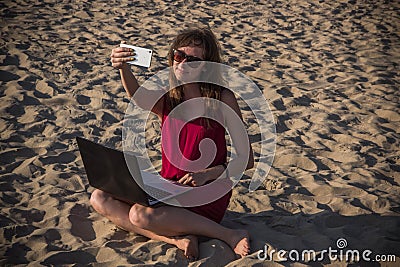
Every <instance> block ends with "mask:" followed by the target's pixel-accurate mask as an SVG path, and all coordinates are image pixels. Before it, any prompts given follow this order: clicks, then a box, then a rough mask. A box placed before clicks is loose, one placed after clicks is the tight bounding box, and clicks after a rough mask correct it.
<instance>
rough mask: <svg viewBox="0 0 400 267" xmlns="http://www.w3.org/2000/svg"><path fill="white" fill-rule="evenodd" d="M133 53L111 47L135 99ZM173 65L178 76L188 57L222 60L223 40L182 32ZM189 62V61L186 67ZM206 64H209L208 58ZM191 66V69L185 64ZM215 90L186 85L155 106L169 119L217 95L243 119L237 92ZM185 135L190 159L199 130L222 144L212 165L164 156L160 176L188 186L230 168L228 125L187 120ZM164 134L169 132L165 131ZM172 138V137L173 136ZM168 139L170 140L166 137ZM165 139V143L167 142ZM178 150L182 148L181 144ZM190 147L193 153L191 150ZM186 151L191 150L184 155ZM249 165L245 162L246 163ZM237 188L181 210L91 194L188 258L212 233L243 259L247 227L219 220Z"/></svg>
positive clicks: (106, 209) (100, 207) (107, 212)
mask: <svg viewBox="0 0 400 267" xmlns="http://www.w3.org/2000/svg"><path fill="white" fill-rule="evenodd" d="M133 55H134V53H133V51H132V50H131V49H129V48H123V47H117V48H114V49H113V50H112V53H111V62H112V65H113V67H114V68H116V69H119V70H120V75H121V80H122V84H123V86H124V88H125V90H126V92H127V94H128V96H129V97H132V96H133V95H134V94H135V92H136V91H137V90H138V88H139V85H138V82H137V80H136V78H135V76H134V75H133V74H132V72H131V70H130V67H129V66H128V64H127V63H126V62H128V61H130V60H131V58H132V56H133ZM168 56H169V65H170V67H171V68H172V69H173V71H174V74H175V77H176V78H177V79H178V80H179V79H180V78H182V77H183V76H184V75H185V66H186V65H187V64H190V63H187V62H188V61H191V62H193V63H196V64H198V63H199V62H194V61H211V62H218V63H220V62H221V56H220V49H219V44H218V42H217V40H216V38H215V35H214V34H213V33H212V32H211V30H209V29H200V28H195V29H189V30H185V31H183V32H182V33H180V34H179V35H178V36H177V37H176V38H175V40H174V41H173V43H172V45H171V47H170V50H169V54H168ZM185 63H186V65H184V64H185ZM203 63H204V62H203ZM186 68H187V67H186ZM211 88H212V90H211V91H210V90H208V91H206V92H205V90H204V89H203V88H202V87H201V86H200V84H198V83H187V84H184V85H181V86H179V87H177V88H174V89H173V90H170V91H169V92H168V93H166V94H165V95H164V96H163V97H162V98H160V100H159V101H158V102H157V103H156V104H155V105H154V107H152V108H151V111H152V112H153V113H155V114H156V115H157V116H158V117H159V119H160V120H161V121H162V122H164V121H165V119H166V117H168V113H169V111H170V110H172V109H173V108H174V107H175V106H176V105H177V104H179V103H182V102H184V101H186V100H189V99H193V98H197V97H212V98H215V99H217V100H219V101H222V102H223V103H225V104H226V105H228V106H229V107H230V108H232V109H233V110H234V111H235V113H237V115H238V116H239V118H240V119H241V118H242V116H241V112H240V109H239V106H238V103H237V101H236V98H235V96H234V94H233V93H232V92H231V91H230V90H228V89H222V88H221V87H220V86H214V85H213V86H211ZM141 97H142V96H139V97H137V96H135V102H136V103H137V105H139V106H140V102H141V100H142V101H144V99H145V96H143V97H142V98H141ZM185 127H186V130H185V131H182V132H185V133H186V134H187V136H186V137H182V135H180V136H179V138H180V139H181V138H186V139H185V142H184V144H180V145H184V146H185V147H184V149H182V147H181V148H180V149H181V151H183V155H184V156H185V157H187V158H188V159H189V160H195V157H197V156H198V155H197V156H196V153H191V152H190V151H194V150H196V151H198V144H199V142H200V141H201V139H200V140H198V139H199V138H198V136H200V135H198V133H197V132H198V131H203V133H204V131H205V133H206V134H204V135H203V134H202V135H201V136H203V137H202V138H204V136H207V138H211V139H212V140H213V141H214V142H215V144H216V147H217V152H216V156H215V159H214V161H213V163H212V164H211V165H210V166H209V167H208V168H206V169H204V170H201V171H198V172H194V173H190V172H186V171H184V170H181V169H178V168H177V167H176V166H175V165H173V164H171V162H169V159H168V158H167V157H166V156H165V154H164V152H163V154H162V170H161V173H160V174H161V176H163V177H164V178H166V179H175V180H177V181H178V182H179V183H182V184H184V185H189V186H201V185H204V184H206V183H209V182H211V181H213V180H215V179H216V178H218V177H219V176H220V175H221V174H223V173H224V172H225V168H226V157H227V145H226V142H225V137H224V136H225V129H224V127H222V126H221V125H220V124H218V123H209V124H208V125H202V127H200V128H199V127H198V125H196V126H193V124H192V123H187V124H185V126H184V128H185ZM164 135H165V134H164ZM172 137H173V136H171V138H172ZM163 138H165V137H164V136H163ZM163 142H164V141H163ZM177 149H179V148H177ZM185 151H189V153H186V152H185ZM185 153H186V154H185ZM249 155H250V156H249V159H248V163H247V168H252V167H253V163H254V160H253V153H252V150H251V148H250V154H249ZM244 165H246V164H244ZM231 194H232V191H231V190H229V192H228V193H227V194H225V195H224V196H222V197H221V198H219V199H217V200H215V201H213V202H211V203H209V204H205V205H202V206H197V207H191V208H181V207H174V206H168V205H164V206H160V207H157V208H152V207H145V206H142V205H139V204H134V205H129V204H128V203H125V202H122V201H120V200H117V199H115V198H113V196H112V195H110V194H108V193H106V192H103V191H101V190H98V189H96V190H95V191H94V192H93V193H92V196H91V199H90V202H91V204H92V206H93V207H94V209H95V210H96V211H97V212H99V213H100V214H102V215H104V216H106V217H107V218H108V219H110V220H111V221H112V222H114V223H115V224H116V225H118V226H119V227H121V228H123V229H125V230H127V231H130V232H134V233H137V234H141V235H144V236H146V237H148V238H150V239H154V240H160V241H165V242H167V243H170V244H173V245H175V246H177V247H178V248H180V249H181V250H183V251H184V254H185V256H186V257H187V258H188V259H190V260H194V259H196V258H197V257H198V241H197V236H207V237H210V238H217V239H220V240H223V241H224V242H226V243H227V244H228V245H229V246H230V247H231V248H232V249H233V250H234V252H235V253H236V254H237V255H240V256H241V257H244V256H246V255H248V253H249V250H250V245H249V235H248V232H247V231H246V230H238V229H229V228H226V227H224V226H222V225H220V224H219V223H220V222H221V220H222V218H223V216H224V213H225V211H226V209H227V207H228V204H229V200H230V197H231Z"/></svg>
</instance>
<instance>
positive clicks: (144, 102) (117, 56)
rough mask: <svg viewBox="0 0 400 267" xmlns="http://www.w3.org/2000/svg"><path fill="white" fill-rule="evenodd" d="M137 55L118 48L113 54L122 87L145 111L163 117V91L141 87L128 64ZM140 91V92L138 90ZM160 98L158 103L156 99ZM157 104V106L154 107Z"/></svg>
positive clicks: (127, 49)
mask: <svg viewBox="0 0 400 267" xmlns="http://www.w3.org/2000/svg"><path fill="white" fill-rule="evenodd" d="M134 55H135V53H134V52H133V50H132V49H130V48H126V47H119V46H118V47H116V48H114V49H113V50H112V52H111V62H112V66H113V67H114V68H115V69H119V74H120V76H121V81H122V85H123V87H124V89H125V91H126V93H127V95H128V97H129V98H131V97H132V96H134V99H133V100H134V101H135V103H136V104H137V105H138V106H139V107H141V108H143V109H145V110H151V111H152V112H154V113H155V114H156V115H157V116H158V117H161V116H162V104H163V102H162V101H161V98H160V97H161V96H162V95H163V93H164V92H163V91H156V90H147V89H145V88H143V87H140V86H139V83H138V81H137V79H136V77H135V75H134V74H133V73H132V71H131V68H130V67H129V65H128V64H127V63H126V62H128V61H131V60H132V57H134ZM139 88H140V90H139V91H138V89H139ZM158 98H160V99H159V100H158V101H155V99H158ZM154 103H155V105H154Z"/></svg>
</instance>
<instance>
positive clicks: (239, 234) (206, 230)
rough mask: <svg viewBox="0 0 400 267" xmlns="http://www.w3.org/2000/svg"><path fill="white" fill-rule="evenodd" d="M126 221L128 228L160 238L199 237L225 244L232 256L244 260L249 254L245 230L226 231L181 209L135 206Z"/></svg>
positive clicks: (247, 235) (203, 218) (227, 229)
mask: <svg viewBox="0 0 400 267" xmlns="http://www.w3.org/2000/svg"><path fill="white" fill-rule="evenodd" d="M129 218H130V221H131V223H132V224H134V225H136V226H138V227H140V228H143V229H147V230H149V231H152V232H153V233H157V234H159V235H164V236H176V235H202V236H207V237H211V238H217V239H220V240H222V241H224V242H226V243H227V244H228V245H229V246H231V248H232V249H233V250H234V251H235V253H236V254H238V255H240V256H241V257H244V256H246V255H248V253H249V251H250V245H249V234H248V232H247V231H246V230H234V229H229V228H226V227H224V226H222V225H220V224H218V223H216V222H214V221H212V220H210V219H207V218H205V217H203V216H201V215H198V214H196V213H194V212H191V211H189V210H187V209H184V208H179V207H172V206H161V207H158V208H149V207H144V206H142V205H138V204H135V205H133V206H132V207H131V210H130V212H129Z"/></svg>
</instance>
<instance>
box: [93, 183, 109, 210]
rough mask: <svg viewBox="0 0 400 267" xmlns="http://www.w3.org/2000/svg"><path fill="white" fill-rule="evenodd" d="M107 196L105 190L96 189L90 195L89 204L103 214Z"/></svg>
mask: <svg viewBox="0 0 400 267" xmlns="http://www.w3.org/2000/svg"><path fill="white" fill-rule="evenodd" d="M107 198H108V194H107V193H106V192H104V191H101V190H99V189H96V190H94V191H93V193H92V195H91V196H90V204H91V205H92V207H93V208H94V209H95V210H96V211H97V212H98V213H100V214H102V215H105V213H106V210H105V203H106V201H107Z"/></svg>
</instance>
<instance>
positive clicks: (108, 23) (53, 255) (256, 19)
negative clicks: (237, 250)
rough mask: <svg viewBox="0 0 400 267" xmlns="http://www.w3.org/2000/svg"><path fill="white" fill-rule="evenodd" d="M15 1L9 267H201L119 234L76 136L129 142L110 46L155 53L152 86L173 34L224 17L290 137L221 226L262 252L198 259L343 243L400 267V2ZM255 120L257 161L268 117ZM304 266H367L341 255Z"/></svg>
mask: <svg viewBox="0 0 400 267" xmlns="http://www.w3.org/2000/svg"><path fill="white" fill-rule="evenodd" d="M0 5H1V14H2V16H1V38H0V46H1V55H0V64H1V69H0V78H1V91H0V94H1V96H0V97H1V98H0V99H1V106H0V108H1V113H0V114H1V120H0V131H1V152H0V163H1V164H0V166H1V169H0V183H1V185H0V198H1V201H0V203H1V211H0V225H1V231H0V239H1V243H0V265H2V266H4V265H6V266H7V265H9V266H13V265H17V264H20V265H26V264H31V265H32V266H38V265H39V264H42V265H55V266H60V265H71V266H82V265H94V266H117V265H118V266H128V265H129V266H136V265H137V266H153V265H156V266H187V265H188V264H189V263H188V262H187V260H186V258H185V257H184V255H183V253H182V252H181V251H180V250H178V249H177V248H175V247H173V246H172V245H168V244H166V243H163V242H158V241H152V240H148V239H147V238H145V237H142V236H139V235H135V234H130V233H127V232H125V231H123V230H120V229H118V228H117V227H116V226H115V225H114V224H113V223H111V222H110V221H108V220H107V219H105V218H103V217H102V216H100V215H99V214H97V213H96V212H95V211H94V210H93V209H92V207H91V206H90V203H89V197H90V193H91V192H92V191H93V188H92V187H90V186H89V185H88V181H87V178H86V175H85V172H84V168H83V163H82V160H81V157H80V154H79V151H78V149H77V145H76V143H75V137H76V136H81V137H86V138H88V139H91V140H94V141H96V142H99V143H102V144H104V145H108V146H111V147H115V148H117V149H121V146H122V144H121V134H122V126H123V121H122V120H123V117H124V113H125V109H126V108H127V107H128V103H129V100H128V99H127V98H126V94H125V92H124V90H123V88H122V85H121V81H120V79H119V74H118V71H117V70H115V69H113V68H112V66H111V64H110V57H109V56H110V52H111V49H112V48H113V47H115V46H116V45H118V44H119V43H120V41H121V40H125V41H127V43H129V44H133V45H137V46H145V47H148V48H151V49H153V50H154V57H153V61H152V66H151V67H150V69H143V68H136V67H134V68H132V70H133V71H134V72H135V74H136V75H137V77H138V78H139V80H140V82H144V81H145V80H146V78H148V77H150V76H151V75H153V74H155V73H156V72H157V71H159V70H161V69H163V68H165V67H166V66H167V59H166V54H167V50H168V47H169V44H170V42H171V41H172V38H173V37H174V36H175V35H176V34H177V32H178V31H179V30H181V29H183V28H184V27H185V25H186V24H187V23H190V22H192V23H203V24H208V25H210V27H211V28H212V29H213V31H214V32H215V34H216V35H217V37H218V39H219V40H220V42H221V44H222V50H223V56H224V62H225V63H227V64H228V65H230V66H231V67H234V68H237V69H238V70H240V71H242V72H243V73H244V74H245V75H247V76H248V77H250V78H251V79H252V80H253V81H254V82H255V83H256V84H257V85H258V86H259V88H260V89H261V90H262V93H263V95H264V96H265V98H266V99H267V100H268V102H269V105H270V108H271V111H272V113H273V115H274V119H275V123H276V131H277V133H276V153H275V160H274V163H273V166H272V168H271V170H270V172H269V174H268V176H267V179H266V180H265V182H264V183H263V184H262V186H261V187H260V188H258V190H256V191H254V192H251V193H249V192H248V189H247V186H248V181H249V178H250V175H251V171H247V172H246V176H245V177H244V180H243V181H242V182H240V183H239V184H238V185H237V186H236V187H235V189H234V192H233V197H232V199H231V203H230V205H229V209H228V211H227V213H226V216H225V218H224V220H223V222H222V224H223V225H225V226H229V227H232V228H244V229H247V230H248V231H249V232H250V234H251V254H250V255H249V256H247V257H245V258H243V259H235V257H234V254H233V252H232V250H231V249H230V248H229V246H228V245H227V244H225V243H224V242H222V241H219V240H216V239H205V238H203V239H201V242H200V244H199V247H200V258H199V260H197V261H195V262H192V263H190V266H225V265H228V266H289V265H290V264H293V263H289V262H285V261H279V259H277V258H275V260H276V261H275V262H272V261H270V260H268V259H265V260H263V259H261V260H260V259H258V256H257V254H258V252H259V250H264V248H265V247H266V245H267V246H268V249H269V250H268V251H271V250H272V249H275V250H286V251H290V250H297V251H299V252H300V253H301V252H302V251H303V250H315V251H317V252H319V253H321V251H323V250H327V249H328V248H329V247H331V248H332V249H338V247H337V240H338V239H340V238H343V239H345V240H346V242H347V246H346V247H345V248H344V249H352V250H359V251H360V252H362V251H364V250H371V251H372V252H373V254H371V255H370V257H371V258H372V257H373V256H375V255H378V254H381V255H394V256H395V257H396V262H395V263H393V262H392V263H389V262H386V263H385V262H380V263H378V262H374V263H373V264H374V265H373V266H399V265H400V217H399V212H400V208H399V203H400V197H399V196H400V185H399V183H400V175H399V173H400V150H399V143H400V141H399V134H400V130H399V129H400V114H399V103H400V101H399V98H400V94H399V85H400V74H399V64H400V36H399V35H400V29H399V25H400V11H399V9H400V5H399V4H398V3H397V4H395V1H392V2H391V1H352V0H348V1H326V2H325V1H313V0H307V1H277V0H273V1H257V3H256V2H254V3H251V2H245V1H232V2H230V3H226V2H223V1H216V2H207V1H201V2H199V3H195V2H194V1H165V2H163V1H158V0H156V1H141V2H139V3H134V2H133V1H87V0H83V1H57V2H56V1H42V2H38V1H37V2H35V3H31V2H30V1H21V0H16V1H4V2H2V3H1V4H0ZM265 108H267V107H265ZM243 114H244V120H245V122H246V126H247V130H248V133H249V136H250V139H251V140H252V141H253V149H254V152H255V155H256V160H257V155H259V152H260V151H259V149H260V145H259V143H257V136H258V135H259V133H258V134H257V127H256V126H257V125H256V121H255V120H254V118H252V117H251V116H250V115H251V114H249V112H248V111H246V110H244V112H243ZM154 123H156V122H154ZM148 134H149V135H150V137H151V136H153V139H155V140H156V139H157V137H158V134H159V132H158V131H157V130H156V129H149V133H148ZM152 145H153V146H154V148H155V151H156V149H157V148H159V144H152ZM152 155H154V156H155V157H157V153H156V152H154V154H152ZM160 164H161V162H160V160H159V157H158V161H156V162H155V165H156V167H160ZM342 241H343V240H342ZM274 255H275V257H276V256H277V254H274ZM295 262H297V263H295V265H293V266H307V265H313V266H347V265H350V266H358V265H359V262H357V261H356V260H355V261H353V265H352V263H351V262H350V263H346V262H344V261H340V260H338V259H336V260H335V259H329V257H327V256H325V257H323V259H321V260H319V261H318V262H316V261H312V260H311V261H307V260H302V259H300V260H298V261H295Z"/></svg>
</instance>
